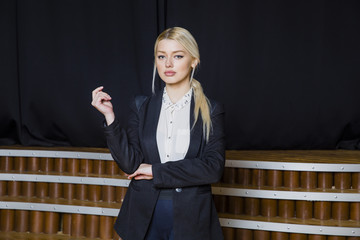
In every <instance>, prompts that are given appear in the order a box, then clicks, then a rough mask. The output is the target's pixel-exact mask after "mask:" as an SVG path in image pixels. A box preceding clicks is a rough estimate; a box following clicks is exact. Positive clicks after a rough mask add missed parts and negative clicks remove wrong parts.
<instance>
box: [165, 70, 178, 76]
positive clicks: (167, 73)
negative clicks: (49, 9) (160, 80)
mask: <svg viewBox="0 0 360 240" xmlns="http://www.w3.org/2000/svg"><path fill="white" fill-rule="evenodd" d="M175 73H176V72H174V71H166V72H165V76H167V77H172V76H174V75H175Z"/></svg>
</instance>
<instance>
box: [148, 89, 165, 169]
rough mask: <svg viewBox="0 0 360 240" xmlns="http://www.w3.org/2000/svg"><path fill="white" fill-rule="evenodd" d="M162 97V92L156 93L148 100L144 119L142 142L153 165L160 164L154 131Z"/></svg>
mask: <svg viewBox="0 0 360 240" xmlns="http://www.w3.org/2000/svg"><path fill="white" fill-rule="evenodd" d="M162 95H163V91H160V92H158V93H156V95H154V96H152V97H151V98H150V101H149V104H148V107H147V111H146V113H145V114H146V117H145V122H144V138H145V139H143V140H144V141H146V140H148V141H146V144H145V146H146V148H147V152H148V156H149V159H152V161H151V162H153V163H160V162H161V161H160V154H159V150H158V147H157V141H156V131H157V126H158V122H159V116H160V111H161V105H162Z"/></svg>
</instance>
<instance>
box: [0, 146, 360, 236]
mask: <svg viewBox="0 0 360 240" xmlns="http://www.w3.org/2000/svg"><path fill="white" fill-rule="evenodd" d="M226 159H227V161H226V168H225V171H224V175H223V178H222V181H221V182H220V183H218V184H214V185H213V186H212V189H213V196H214V200H215V204H216V207H217V210H218V213H219V219H220V223H221V225H222V227H223V231H224V236H225V239H226V240H235V239H247V240H251V239H262V240H266V239H269V240H270V239H271V240H275V239H276V240H282V239H309V240H310V239H311V240H315V239H332V240H336V239H347V240H353V239H360V217H359V216H360V179H359V175H360V152H357V151H343V150H334V151H320V150H319V151H293V150H289V151H227V153H226ZM128 184H129V181H128V180H127V178H126V176H124V174H123V173H122V172H121V171H119V169H118V168H117V166H116V164H115V163H114V161H112V158H111V155H110V154H109V152H108V150H107V149H93V148H23V147H21V148H17V147H13V148H9V147H4V148H2V149H1V148H0V240H1V239H30V237H31V239H43V238H44V237H46V236H48V237H49V238H47V239H65V238H68V239H76V238H82V239H84V238H88V239H95V238H101V239H118V238H119V237H118V236H117V235H116V234H115V233H114V231H113V229H112V225H113V222H114V220H115V217H116V216H117V214H118V211H119V209H120V207H121V202H122V200H123V198H124V196H125V193H126V188H127V186H128ZM10 235H12V237H9V236H10ZM1 237H3V238H1ZM37 237H38V238H37ZM44 239H45V238H44Z"/></svg>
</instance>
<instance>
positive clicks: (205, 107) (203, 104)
mask: <svg viewBox="0 0 360 240" xmlns="http://www.w3.org/2000/svg"><path fill="white" fill-rule="evenodd" d="M191 87H192V88H193V91H194V100H195V107H194V118H195V120H194V124H193V127H194V126H195V124H196V122H197V120H198V117H199V112H200V115H201V119H202V122H203V133H204V137H205V139H206V141H209V136H210V131H211V127H212V124H211V118H210V101H209V99H208V98H207V97H206V96H205V94H204V91H203V88H202V87H201V84H200V82H198V81H197V80H195V79H192V81H191Z"/></svg>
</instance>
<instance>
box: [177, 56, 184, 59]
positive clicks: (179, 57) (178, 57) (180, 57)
mask: <svg viewBox="0 0 360 240" xmlns="http://www.w3.org/2000/svg"><path fill="white" fill-rule="evenodd" d="M183 57H184V56H182V55H175V58H176V59H182V58H183Z"/></svg>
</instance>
